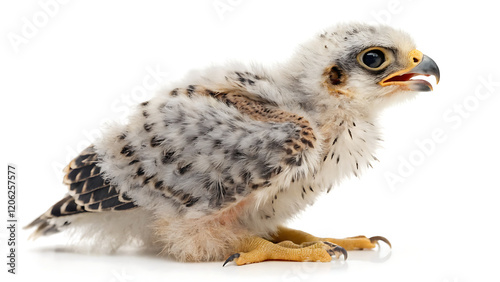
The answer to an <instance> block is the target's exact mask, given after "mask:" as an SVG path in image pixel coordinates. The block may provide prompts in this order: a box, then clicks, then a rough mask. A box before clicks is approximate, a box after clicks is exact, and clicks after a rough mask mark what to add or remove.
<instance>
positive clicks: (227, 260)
mask: <svg viewBox="0 0 500 282" xmlns="http://www.w3.org/2000/svg"><path fill="white" fill-rule="evenodd" d="M239 257H240V254H239V253H236V254H232V255H231V256H229V257H228V258H227V259H226V261H225V262H224V264H223V265H222V267H224V266H226V264H227V263H228V262H232V261H233V260H234V259H237V258H239Z"/></svg>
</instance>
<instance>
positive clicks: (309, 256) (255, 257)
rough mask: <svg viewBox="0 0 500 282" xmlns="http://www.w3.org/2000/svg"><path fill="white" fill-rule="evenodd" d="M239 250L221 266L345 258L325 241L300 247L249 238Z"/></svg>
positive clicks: (340, 249)
mask: <svg viewBox="0 0 500 282" xmlns="http://www.w3.org/2000/svg"><path fill="white" fill-rule="evenodd" d="M239 249H241V250H242V252H239V253H235V254H233V255H231V256H230V257H229V258H228V259H227V260H226V261H225V262H224V264H223V265H222V266H225V265H226V264H227V263H228V262H231V261H234V262H235V263H236V264H237V265H243V264H249V263H256V262H262V261H266V260H288V261H321V262H328V261H331V260H332V256H336V257H337V258H339V257H340V255H344V259H346V258H347V252H346V250H345V249H344V248H342V247H340V246H338V245H335V244H334V243H331V242H327V241H325V242H319V241H318V242H307V243H305V244H300V245H298V244H294V243H293V242H291V241H284V242H280V243H277V244H275V243H272V242H270V241H268V240H265V239H263V238H260V237H251V238H248V239H245V240H243V241H242V242H241V244H240V246H239Z"/></svg>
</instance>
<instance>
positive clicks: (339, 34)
mask: <svg viewBox="0 0 500 282" xmlns="http://www.w3.org/2000/svg"><path fill="white" fill-rule="evenodd" d="M302 47H303V48H302V49H301V50H300V51H299V53H298V56H299V58H298V59H297V60H295V63H294V64H295V65H294V66H292V68H293V69H295V70H296V72H295V73H293V72H292V73H293V74H292V75H293V76H294V77H295V79H297V80H299V83H300V87H304V89H314V90H316V91H315V92H316V93H322V94H323V95H328V96H330V97H332V96H333V97H338V98H341V99H342V100H345V101H350V100H356V101H358V102H361V103H367V104H370V105H377V104H386V102H389V101H393V100H396V99H400V98H403V99H404V98H406V97H410V96H413V95H411V92H420V91H432V85H431V84H430V83H429V82H428V81H426V80H424V79H418V76H420V77H421V76H434V77H435V78H436V81H437V82H439V68H438V67H437V65H436V63H435V62H434V61H433V60H432V59H431V58H430V57H428V56H426V55H424V54H423V53H422V52H420V51H419V50H417V49H416V47H415V44H414V43H413V40H412V39H411V38H410V37H409V36H408V35H407V34H406V33H404V32H402V31H399V30H396V29H394V28H391V27H388V26H370V25H366V24H358V23H354V24H342V25H338V26H335V27H333V28H331V29H329V30H327V31H325V32H324V33H321V34H320V35H319V36H318V37H317V38H314V40H312V41H310V42H308V43H307V44H305V45H303V46H302Z"/></svg>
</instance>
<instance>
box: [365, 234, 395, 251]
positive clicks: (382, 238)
mask: <svg viewBox="0 0 500 282" xmlns="http://www.w3.org/2000/svg"><path fill="white" fill-rule="evenodd" d="M378 241H382V242H384V243H386V244H387V245H389V247H390V248H391V249H392V246H391V242H389V240H387V239H386V238H385V237H382V236H373V237H370V242H371V243H372V244H377V245H379V246H380V244H379V243H378Z"/></svg>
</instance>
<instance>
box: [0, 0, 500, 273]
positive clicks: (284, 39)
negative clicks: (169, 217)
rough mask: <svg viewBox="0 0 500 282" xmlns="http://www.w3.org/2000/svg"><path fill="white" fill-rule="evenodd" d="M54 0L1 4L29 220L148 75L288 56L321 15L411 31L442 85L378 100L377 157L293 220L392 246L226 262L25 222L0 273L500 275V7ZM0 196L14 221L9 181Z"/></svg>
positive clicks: (7, 112) (0, 46) (7, 153)
mask: <svg viewBox="0 0 500 282" xmlns="http://www.w3.org/2000/svg"><path fill="white" fill-rule="evenodd" d="M48 2H51V1H49V0H40V1H3V2H2V4H0V23H1V25H0V29H1V30H0V34H1V35H2V36H1V39H0V56H1V57H0V81H1V84H0V93H1V99H2V103H1V104H2V111H1V112H0V115H1V124H2V127H1V130H2V135H1V148H2V149H1V150H2V151H1V162H0V163H1V165H2V166H3V167H4V168H3V169H2V170H4V171H6V164H7V163H9V162H12V163H15V164H16V165H17V166H18V176H19V188H18V189H19V190H18V203H19V209H18V213H17V216H18V219H19V224H20V225H21V226H23V225H26V224H28V223H29V222H30V221H31V220H32V219H34V218H36V217H37V216H38V215H39V214H41V213H42V212H44V211H45V210H46V209H47V208H48V207H49V206H50V205H51V204H53V203H54V202H55V201H57V200H59V199H60V198H61V197H62V196H63V195H64V193H65V191H66V187H65V186H64V185H63V184H62V183H61V181H62V173H61V172H60V169H61V168H62V166H64V165H65V164H66V163H67V162H68V161H69V160H70V159H71V158H72V157H74V156H75V155H76V154H77V153H78V151H79V150H81V149H82V148H83V147H85V146H86V145H87V144H88V143H89V142H91V140H92V139H93V138H95V136H96V134H97V133H98V132H99V131H98V129H99V128H100V127H101V126H102V124H103V123H105V122H106V121H107V120H119V119H123V118H125V117H126V114H127V109H128V108H129V106H133V105H134V104H137V103H139V102H141V101H143V100H146V99H148V98H149V97H150V96H151V95H152V92H151V91H144V90H145V88H148V89H152V88H158V87H159V86H161V85H162V84H168V83H169V82H170V81H173V80H175V79H178V78H180V77H182V76H183V75H184V74H185V73H186V72H187V71H189V70H190V69H194V68H202V67H204V66H208V65H210V64H212V63H223V62H225V61H227V60H229V59H235V60H243V61H245V62H247V61H257V62H262V63H264V64H272V63H274V62H279V61H283V60H286V59H287V58H288V57H289V55H290V54H291V53H292V52H293V50H294V48H296V46H297V45H298V44H300V43H301V42H303V41H304V40H307V39H308V38H310V37H312V36H313V35H315V34H317V33H318V32H320V31H321V30H322V29H323V28H325V27H328V26H330V25H333V24H335V23H338V22H342V21H352V20H358V21H364V22H374V23H376V22H382V23H387V24H390V25H393V26H395V27H398V28H401V29H403V30H406V31H407V32H409V33H410V34H411V35H412V36H413V37H414V39H415V41H416V42H417V45H418V48H419V49H420V50H421V51H423V52H424V53H425V54H427V55H429V56H430V57H432V58H433V59H434V60H435V61H436V62H437V64H438V65H439V66H440V69H441V74H442V76H441V83H440V84H439V85H438V86H437V87H435V91H434V92H430V93H422V94H419V95H418V96H417V97H416V99H414V100H412V101H411V102H408V103H405V104H402V105H397V106H396V107H393V108H391V109H388V110H387V111H386V112H385V113H384V115H383V116H382V117H381V121H380V123H381V124H382V125H383V126H384V129H383V132H384V140H385V142H384V148H383V149H381V150H380V151H379V152H378V154H377V156H378V158H379V159H380V163H377V164H376V165H375V166H374V169H372V170H371V171H369V172H368V173H366V174H365V175H363V176H362V177H361V178H360V179H349V180H346V181H345V182H344V183H343V184H342V185H340V186H339V187H336V188H335V189H334V190H333V191H332V192H331V193H330V194H327V195H325V196H323V197H322V198H321V199H320V200H319V201H318V202H317V203H316V204H315V205H314V206H312V207H310V208H309V209H308V210H307V211H306V212H305V213H303V214H301V215H300V216H299V217H297V218H296V219H295V220H294V221H292V222H290V223H289V225H290V226H292V227H295V228H300V229H303V230H306V231H308V232H310V233H313V234H316V235H319V236H329V237H344V236H353V235H359V234H365V235H368V236H372V235H383V236H386V237H387V238H389V239H390V240H391V242H392V243H393V249H392V251H391V252H389V251H388V248H387V247H386V246H382V249H381V250H380V251H365V252H361V251H358V252H350V254H349V256H350V257H349V259H348V260H347V261H346V262H343V261H333V262H331V263H296V262H265V263H259V264H254V265H247V266H243V267H236V266H235V265H234V264H233V265H230V266H227V267H225V268H222V267H221V265H222V264H221V263H219V262H217V263H178V262H175V261H172V260H171V259H168V258H161V257H155V256H151V255H147V254H142V253H137V252H120V253H118V254H115V255H86V254H79V253H74V252H72V251H71V250H69V249H67V248H64V246H65V242H66V238H65V236H64V235H62V236H59V235H58V236H54V237H49V238H42V239H39V240H37V241H34V242H33V241H28V240H27V237H28V235H29V232H30V231H26V230H19V231H18V236H17V240H18V245H19V251H18V269H17V271H18V273H19V274H18V275H16V276H14V275H8V274H7V266H6V258H5V257H6V255H7V243H6V239H7V236H8V233H7V229H6V228H4V227H2V228H1V229H0V235H1V242H0V243H1V247H0V250H1V254H0V257H1V258H2V259H0V261H1V263H0V265H2V266H1V267H0V272H1V273H2V277H5V278H7V279H8V280H4V278H2V281H28V280H32V279H37V280H46V279H50V280H51V281H109V282H112V281H160V280H161V281H178V280H180V279H199V280H203V281H251V280H252V281H254V280H255V279H257V278H258V279H261V280H272V281H319V280H318V279H322V280H325V281H366V280H368V279H369V281H436V282H465V281H499V280H500V274H498V270H497V269H498V266H499V263H500V258H499V254H500V244H499V242H498V241H499V240H500V239H499V238H500V231H499V228H498V222H499V219H498V217H499V215H500V208H499V193H498V189H499V188H500V184H499V181H498V174H499V168H500V164H499V157H500V150H499V146H498V143H499V141H500V140H499V134H498V131H499V129H500V128H499V122H500V111H499V108H500V99H499V97H498V96H499V94H500V73H499V71H498V64H499V60H498V59H499V58H500V56H499V53H500V50H499V49H498V47H499V46H500V44H499V43H500V42H499V39H498V27H499V26H500V21H499V19H498V9H497V8H496V5H494V4H489V3H490V2H489V1H473V2H469V1H467V2H463V3H459V2H458V1H453V2H451V1H448V2H445V1H441V2H438V1H417V0H415V1H397V0H394V1H391V0H383V1H307V2H306V1H302V2H298V1H245V0H241V1H236V0H208V1H168V2H167V1H135V2H131V1H68V2H67V3H65V4H57V6H50V7H49V9H48V10H47V8H43V6H44V5H43V3H48ZM40 3H41V4H40ZM51 3H57V2H53V1H52V2H51ZM215 6H217V7H219V10H217V9H216V8H215ZM44 9H45V10H44ZM224 9H225V10H224ZM30 24H33V25H34V27H31V28H30V27H29V25H30ZM23 31H24V35H23ZM20 38H21V39H20ZM155 70H156V71H155ZM155 72H156V73H157V74H158V72H159V73H160V75H159V76H158V77H156V78H157V79H156V80H155V79H154V78H155V77H154V76H152V75H151V73H155ZM488 81H489V82H488ZM436 135H437V137H436ZM433 137H434V139H432V138H433ZM418 144H421V145H420V146H419V145H418ZM422 144H424V145H422ZM1 175H2V177H6V172H3V173H2V174H1ZM388 177H392V179H393V180H392V181H388V179H387V178H388ZM4 179H5V178H4ZM4 181H5V182H6V180H4ZM4 187H5V186H4ZM4 189H6V187H5V188H4ZM0 194H1V198H0V199H1V203H0V211H1V213H0V214H2V216H0V218H2V220H4V219H5V224H6V211H7V207H6V202H7V200H6V194H7V193H6V192H2V193H0ZM2 226H4V224H2Z"/></svg>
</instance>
